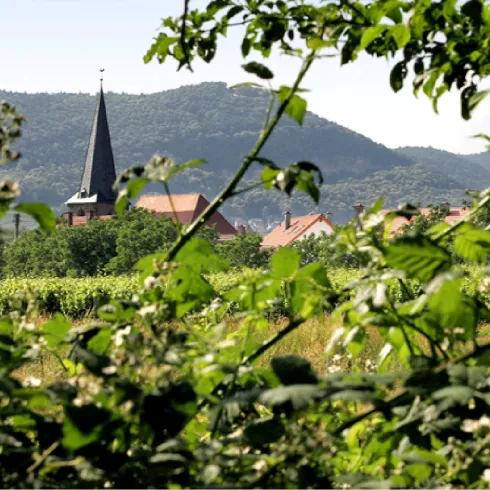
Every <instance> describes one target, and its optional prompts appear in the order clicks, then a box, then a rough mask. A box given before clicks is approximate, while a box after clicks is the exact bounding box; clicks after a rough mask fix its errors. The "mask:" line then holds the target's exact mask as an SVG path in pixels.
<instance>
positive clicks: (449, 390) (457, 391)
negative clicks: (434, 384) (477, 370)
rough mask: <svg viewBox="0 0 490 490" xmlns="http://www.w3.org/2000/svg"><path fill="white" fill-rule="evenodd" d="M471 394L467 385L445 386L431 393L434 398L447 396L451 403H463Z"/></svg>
mask: <svg viewBox="0 0 490 490" xmlns="http://www.w3.org/2000/svg"><path fill="white" fill-rule="evenodd" d="M472 396H473V390H472V389H471V388H470V387H469V386H458V385H456V386H446V387H445V388H441V389H440V390H437V391H435V392H434V393H433V394H432V398H434V400H442V399H443V398H449V399H450V400H451V401H453V403H454V402H455V403H459V404H460V405H464V404H466V403H467V402H468V400H469V399H470V398H471V397H472Z"/></svg>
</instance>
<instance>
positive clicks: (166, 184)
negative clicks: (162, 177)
mask: <svg viewBox="0 0 490 490" xmlns="http://www.w3.org/2000/svg"><path fill="white" fill-rule="evenodd" d="M163 186H164V187H165V192H166V193H167V196H168V200H169V201H170V207H171V209H172V214H173V215H174V221H175V224H176V226H177V228H179V230H181V229H182V223H181V222H180V221H179V218H178V217H177V211H176V210H175V206H174V200H173V199H172V194H171V193H170V188H169V186H168V182H164V183H163Z"/></svg>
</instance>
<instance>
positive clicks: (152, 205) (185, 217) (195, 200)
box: [135, 194, 238, 240]
mask: <svg viewBox="0 0 490 490" xmlns="http://www.w3.org/2000/svg"><path fill="white" fill-rule="evenodd" d="M208 206H209V201H208V200H207V199H206V198H205V197H204V196H203V195H202V194H172V195H171V196H168V195H166V194H147V195H143V196H141V197H140V198H139V199H138V201H137V202H136V205H135V207H137V208H144V209H148V210H149V211H153V212H154V213H155V214H156V215H157V216H161V215H166V216H168V217H169V218H172V219H174V220H176V221H179V222H180V223H183V224H186V225H189V224H191V223H192V222H193V221H194V220H196V219H197V218H198V217H199V216H200V214H201V213H202V212H203V211H204V210H205V209H206V208H207V207H208ZM206 226H209V227H214V229H215V230H216V233H218V236H219V238H220V240H227V239H228V240H229V239H232V238H234V237H235V236H236V235H237V233H238V232H237V230H236V229H235V228H234V227H233V226H232V225H231V224H230V223H229V222H228V221H227V220H226V219H225V218H224V216H223V215H222V214H221V213H219V212H215V213H214V214H213V215H212V216H211V218H209V220H208V221H207V222H206Z"/></svg>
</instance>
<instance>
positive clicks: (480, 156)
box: [464, 151, 490, 170]
mask: <svg viewBox="0 0 490 490" xmlns="http://www.w3.org/2000/svg"><path fill="white" fill-rule="evenodd" d="M464 157H465V158H466V159H468V160H470V161H472V162H473V163H477V164H478V165H481V166H482V167H484V168H486V169H488V170H490V152H488V151H484V152H482V153H473V154H471V155H464Z"/></svg>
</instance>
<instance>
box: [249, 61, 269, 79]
mask: <svg viewBox="0 0 490 490" xmlns="http://www.w3.org/2000/svg"><path fill="white" fill-rule="evenodd" d="M242 68H243V69H244V70H245V71H246V72H248V73H252V74H253V75H257V76H258V77H259V78H262V80H271V79H272V78H274V73H272V72H271V71H270V70H269V68H267V66H265V65H263V64H262V63H257V62H256V61H251V62H250V63H246V64H245V65H242Z"/></svg>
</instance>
